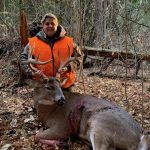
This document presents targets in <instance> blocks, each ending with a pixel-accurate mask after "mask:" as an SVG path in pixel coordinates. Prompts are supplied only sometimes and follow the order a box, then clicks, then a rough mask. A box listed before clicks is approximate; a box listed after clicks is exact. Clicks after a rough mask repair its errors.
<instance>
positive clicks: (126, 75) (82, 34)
mask: <svg viewBox="0 0 150 150" xmlns="http://www.w3.org/2000/svg"><path fill="white" fill-rule="evenodd" d="M49 12H50V13H53V14H55V15H56V16H58V18H59V23H60V24H61V25H62V26H63V27H64V28H65V29H66V30H67V34H68V35H69V36H72V37H73V38H74V41H75V42H76V43H77V44H78V45H79V46H80V47H81V49H82V51H83V53H84V55H85V57H84V63H83V64H84V65H83V68H84V69H83V68H82V67H81V68H80V69H79V72H78V74H81V76H82V78H80V79H78V80H77V83H76V87H75V91H77V92H80V93H83V92H85V93H88V94H92V95H95V96H98V97H102V98H108V99H110V100H112V101H114V102H116V103H117V104H119V105H121V106H123V107H124V108H125V109H126V110H127V111H128V112H129V113H130V114H132V115H133V116H134V118H135V119H136V120H137V121H138V122H139V123H141V125H143V126H144V127H145V128H147V129H150V84H149V79H150V78H149V75H150V63H149V61H150V59H149V58H150V57H149V56H150V1H149V0H1V1H0V35H1V36H0V63H1V66H0V90H1V92H0V95H1V97H0V98H1V101H0V105H1V108H0V115H1V116H0V125H1V127H2V128H1V129H0V136H1V138H2V139H3V140H2V142H1V143H0V146H3V145H5V144H6V143H10V142H9V141H10V140H12V141H13V144H12V142H11V144H10V145H9V146H8V147H11V146H12V147H15V148H16V149H20V148H22V147H24V148H27V149H32V148H33V139H32V140H31V138H32V135H33V134H34V133H30V132H31V129H29V128H31V127H32V130H34V131H35V130H37V128H38V127H37V126H36V125H35V122H36V120H32V118H30V117H31V116H32V115H33V114H32V113H31V112H30V111H28V110H29V108H30V107H31V106H32V103H31V102H30V100H31V97H30V91H27V90H26V89H24V87H19V84H18V83H19V79H18V78H19V74H20V72H19V69H18V68H19V67H18V59H19V56H20V53H21V52H22V50H23V45H22V43H21V37H20V35H21V33H20V31H21V30H20V27H21V26H22V24H21V14H22V13H25V14H26V17H27V18H26V19H27V25H28V31H27V32H26V29H24V30H25V34H27V36H34V35H35V34H36V33H37V32H38V31H39V30H40V28H41V24H40V19H41V17H42V16H43V15H44V14H45V13H49ZM22 27H24V26H22ZM92 48H94V50H95V51H96V52H95V53H94V55H90V53H89V51H88V50H89V49H92ZM97 51H105V52H108V53H109V56H108V55H106V53H104V55H103V56H102V53H99V52H97ZM122 52H123V53H124V55H121V54H122ZM114 54H115V57H114ZM128 54H130V56H131V57H130V59H129V58H128ZM131 54H132V55H131ZM143 56H144V57H143ZM112 58H113V59H112ZM138 62H139V63H138ZM139 64H140V70H139V72H138V73H136V68H137V66H138V65H139ZM89 67H90V68H89ZM87 68H88V69H87ZM81 72H82V73H81ZM91 75H92V76H91ZM96 75H98V76H96ZM27 93H28V94H29V95H28V94H27ZM25 99H29V100H28V101H27V103H25ZM23 110H24V111H25V112H24V113H25V114H26V117H27V116H28V119H29V121H27V123H28V125H26V126H23V125H22V124H19V123H21V122H20V119H19V115H22V111H23ZM14 112H15V113H14ZM12 116H13V118H14V119H12V118H10V117H12ZM24 116H25V115H24ZM34 117H35V118H36V116H34ZM8 118H9V119H8ZM25 119H27V118H24V120H25ZM13 121H14V122H16V124H15V127H14V126H13V125H11V123H12V122H13ZM22 123H24V121H23V122H22ZM12 124H13V123H12ZM10 126H11V127H10ZM33 126H34V127H33ZM14 132H15V133H14ZM10 135H11V136H12V137H11V138H10ZM21 136H22V137H24V139H23V138H22V139H20V137H21ZM18 139H20V140H19V141H18V142H20V143H17V140H18ZM27 139H28V142H27ZM29 139H30V140H29ZM17 144H19V146H17ZM22 145H24V146H22ZM31 147H32V148H31ZM76 147H78V145H75V146H73V147H72V149H76ZM80 149H86V148H85V147H82V146H81V147H80Z"/></svg>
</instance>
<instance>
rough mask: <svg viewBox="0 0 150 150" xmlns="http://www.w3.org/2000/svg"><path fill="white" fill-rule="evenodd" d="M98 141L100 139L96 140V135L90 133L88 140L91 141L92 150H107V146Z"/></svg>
mask: <svg viewBox="0 0 150 150" xmlns="http://www.w3.org/2000/svg"><path fill="white" fill-rule="evenodd" d="M102 138H103V137H101V139H102ZM98 139H100V138H98V137H97V136H96V134H94V133H90V140H91V144H92V148H93V150H109V144H108V143H103V142H102V141H100V140H98ZM102 140H103V139H102Z"/></svg>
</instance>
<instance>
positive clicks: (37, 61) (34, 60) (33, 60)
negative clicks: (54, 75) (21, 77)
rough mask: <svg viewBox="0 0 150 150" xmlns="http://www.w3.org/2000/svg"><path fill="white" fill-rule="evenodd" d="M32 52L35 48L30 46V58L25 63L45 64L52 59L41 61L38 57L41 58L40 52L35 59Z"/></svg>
mask: <svg viewBox="0 0 150 150" xmlns="http://www.w3.org/2000/svg"><path fill="white" fill-rule="evenodd" d="M32 52H33V49H31V47H29V53H28V60H25V61H23V63H28V64H37V65H44V64H47V63H49V62H51V61H52V59H49V60H47V61H44V62H42V61H39V60H38V59H39V56H40V54H38V56H37V58H36V59H33V58H32Z"/></svg>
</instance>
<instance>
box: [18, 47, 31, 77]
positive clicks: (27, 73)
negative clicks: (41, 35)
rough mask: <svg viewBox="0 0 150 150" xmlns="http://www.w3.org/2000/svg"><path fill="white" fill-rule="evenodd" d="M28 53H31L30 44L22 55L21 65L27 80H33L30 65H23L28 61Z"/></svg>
mask: <svg viewBox="0 0 150 150" xmlns="http://www.w3.org/2000/svg"><path fill="white" fill-rule="evenodd" d="M28 53H29V44H27V45H26V46H25V48H24V50H23V52H22V53H21V55H20V60H19V62H20V65H21V68H22V69H23V71H24V72H25V75H26V78H32V71H31V69H30V68H29V66H28V64H25V63H23V62H24V61H26V60H27V59H28Z"/></svg>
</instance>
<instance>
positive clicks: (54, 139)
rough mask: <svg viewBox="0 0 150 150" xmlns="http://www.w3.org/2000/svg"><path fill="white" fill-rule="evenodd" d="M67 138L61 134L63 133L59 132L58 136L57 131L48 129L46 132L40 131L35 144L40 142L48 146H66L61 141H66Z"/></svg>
mask: <svg viewBox="0 0 150 150" xmlns="http://www.w3.org/2000/svg"><path fill="white" fill-rule="evenodd" d="M65 138H66V137H65V136H64V134H61V132H59V134H56V132H55V130H53V129H47V130H44V131H40V132H38V133H37V134H36V136H35V142H40V143H42V144H47V145H52V146H56V145H65V143H63V142H62V141H60V140H61V139H65Z"/></svg>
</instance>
